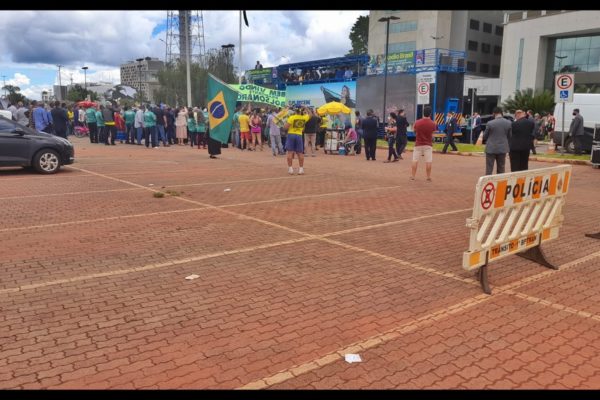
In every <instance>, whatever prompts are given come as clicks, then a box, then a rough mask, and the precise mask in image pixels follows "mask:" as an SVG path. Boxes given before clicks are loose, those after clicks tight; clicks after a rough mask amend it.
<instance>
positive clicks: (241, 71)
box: [238, 10, 244, 85]
mask: <svg viewBox="0 0 600 400" xmlns="http://www.w3.org/2000/svg"><path fill="white" fill-rule="evenodd" d="M239 48H240V59H239V62H240V70H239V71H238V72H239V74H240V77H239V84H240V85H241V84H242V76H243V75H244V70H243V69H242V11H241V10H240V47H239Z"/></svg>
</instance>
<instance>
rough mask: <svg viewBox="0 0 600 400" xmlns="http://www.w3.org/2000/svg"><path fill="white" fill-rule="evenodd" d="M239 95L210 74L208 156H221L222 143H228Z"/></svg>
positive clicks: (208, 92)
mask: <svg viewBox="0 0 600 400" xmlns="http://www.w3.org/2000/svg"><path fill="white" fill-rule="evenodd" d="M237 97H238V94H237V92H236V91H235V90H233V89H232V88H231V87H229V86H228V85H227V84H225V83H224V82H222V81H221V80H219V79H218V78H216V77H215V76H214V75H212V74H208V91H207V99H208V107H207V109H206V111H207V113H208V154H210V158H217V157H215V156H216V155H217V154H221V143H227V142H228V140H229V133H230V132H231V126H232V124H233V114H234V111H235V103H236V101H237Z"/></svg>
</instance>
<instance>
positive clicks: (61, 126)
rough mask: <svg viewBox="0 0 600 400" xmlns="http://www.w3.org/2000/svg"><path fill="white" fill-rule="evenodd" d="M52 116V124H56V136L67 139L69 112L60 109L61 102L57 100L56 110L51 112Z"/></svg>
mask: <svg viewBox="0 0 600 400" xmlns="http://www.w3.org/2000/svg"><path fill="white" fill-rule="evenodd" d="M50 114H51V115H52V122H53V124H54V133H55V134H56V136H60V137H62V138H65V139H66V138H67V124H68V123H69V117H68V116H67V111H66V110H65V109H64V108H61V107H60V101H58V100H56V102H55V103H54V108H53V109H52V110H51V111H50Z"/></svg>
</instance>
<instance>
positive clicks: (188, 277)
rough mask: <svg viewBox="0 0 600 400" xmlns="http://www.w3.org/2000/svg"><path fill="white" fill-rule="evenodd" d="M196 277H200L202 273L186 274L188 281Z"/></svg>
mask: <svg viewBox="0 0 600 400" xmlns="http://www.w3.org/2000/svg"><path fill="white" fill-rule="evenodd" d="M196 278H200V275H196V274H193V275H190V276H186V277H185V279H187V280H188V281H191V280H192V279H196Z"/></svg>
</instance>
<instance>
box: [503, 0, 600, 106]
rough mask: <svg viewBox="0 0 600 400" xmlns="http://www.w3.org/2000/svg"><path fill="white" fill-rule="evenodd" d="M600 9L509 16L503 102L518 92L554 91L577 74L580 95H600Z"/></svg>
mask: <svg viewBox="0 0 600 400" xmlns="http://www.w3.org/2000/svg"><path fill="white" fill-rule="evenodd" d="M599 21H600V11H594V10H585V11H564V10H563V11H554V10H552V11H551V10H534V11H522V12H512V13H506V14H505V16H504V23H505V26H504V38H503V49H504V51H503V57H502V65H501V68H500V77H501V78H502V90H501V101H504V100H506V99H507V98H508V97H509V96H513V94H514V92H515V91H516V90H522V89H527V88H532V89H534V90H540V89H548V90H551V91H554V76H555V74H557V73H559V72H564V73H574V74H575V92H576V93H594V92H595V93H600V22H599Z"/></svg>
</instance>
